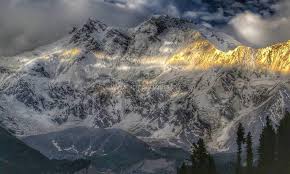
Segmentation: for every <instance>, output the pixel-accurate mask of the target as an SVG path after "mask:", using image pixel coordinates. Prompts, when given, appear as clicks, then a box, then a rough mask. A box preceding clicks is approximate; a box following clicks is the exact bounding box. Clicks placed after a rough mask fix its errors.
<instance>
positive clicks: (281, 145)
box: [277, 112, 290, 173]
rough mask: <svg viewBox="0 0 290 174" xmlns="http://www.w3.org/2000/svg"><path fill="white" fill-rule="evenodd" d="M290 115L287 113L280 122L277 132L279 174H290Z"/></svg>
mask: <svg viewBox="0 0 290 174" xmlns="http://www.w3.org/2000/svg"><path fill="white" fill-rule="evenodd" d="M289 133H290V114H289V112H286V114H285V116H284V118H283V119H282V120H281V121H280V124H279V127H278V131H277V139H278V143H277V170H278V171H279V173H290V139H289Z"/></svg>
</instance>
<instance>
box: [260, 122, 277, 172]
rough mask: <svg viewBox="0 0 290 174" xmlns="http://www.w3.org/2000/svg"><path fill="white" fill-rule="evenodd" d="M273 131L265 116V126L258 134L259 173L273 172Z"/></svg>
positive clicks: (274, 140)
mask: <svg viewBox="0 0 290 174" xmlns="http://www.w3.org/2000/svg"><path fill="white" fill-rule="evenodd" d="M275 136H276V135H275V131H274V128H273V126H272V124H271V121H270V119H269V117H267V118H266V126H265V127H264V128H263V130H262V133H261V136H260V146H259V148H258V155H259V161H258V170H259V173H261V174H267V173H273V163H274V160H275V144H276V143H275V142H276V137H275Z"/></svg>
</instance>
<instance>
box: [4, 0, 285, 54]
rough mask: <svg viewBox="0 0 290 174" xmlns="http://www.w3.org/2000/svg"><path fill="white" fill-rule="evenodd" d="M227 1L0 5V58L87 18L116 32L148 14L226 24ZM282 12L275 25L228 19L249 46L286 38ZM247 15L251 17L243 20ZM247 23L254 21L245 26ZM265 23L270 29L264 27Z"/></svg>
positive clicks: (47, 0)
mask: <svg viewBox="0 0 290 174" xmlns="http://www.w3.org/2000/svg"><path fill="white" fill-rule="evenodd" d="M229 1H234V0H229ZM229 1H220V2H223V3H220V2H219V1H218V0H215V1H214V0H213V1H208V0H0V56H1V55H15V54H17V53H21V52H23V51H25V50H31V49H34V48H36V47H38V46H40V45H44V44H47V43H50V42H53V41H56V40H57V39H59V38H61V37H63V36H64V35H65V34H67V33H68V32H69V31H70V30H71V28H72V27H73V26H76V25H77V26H78V25H80V24H82V23H84V22H85V21H86V20H87V19H88V18H89V17H91V16H93V17H95V18H97V19H99V20H101V21H103V22H105V23H107V24H108V25H114V26H121V27H129V26H134V25H136V24H138V23H140V22H141V21H143V20H144V19H146V18H148V17H149V16H151V15H152V14H168V15H171V16H177V17H185V18H191V19H193V20H195V21H197V22H200V23H202V24H204V25H207V26H211V25H215V24H220V23H221V24H223V23H225V24H226V23H227V22H228V21H229V20H231V18H232V17H233V16H229V15H228V14H229V13H225V10H226V9H225V8H231V6H230V5H227V3H225V2H229ZM263 1H267V0H263ZM286 2H287V0H286ZM222 4H225V8H224V7H222V8H220V7H221V5H222ZM230 4H231V3H230ZM250 7H252V6H250ZM288 7H289V3H285V4H283V5H280V6H277V8H278V10H279V11H280V16H282V17H283V19H282V20H281V21H278V22H276V21H277V20H278V19H279V18H278V17H277V18H272V19H271V20H268V19H267V20H265V19H264V18H262V17H261V18H260V17H259V14H256V13H253V12H251V13H240V14H239V15H237V17H236V18H234V19H233V20H231V22H230V25H231V26H232V28H233V29H234V30H235V33H236V34H237V35H238V36H239V37H240V38H241V39H242V40H245V41H246V42H248V43H251V44H253V45H257V46H259V45H263V44H265V43H268V42H269V41H277V40H279V37H281V36H282V35H279V37H275V35H274V36H273V38H269V39H266V40H263V39H262V38H263V37H265V35H268V34H269V33H270V34H273V33H274V32H273V31H277V30H278V29H281V28H282V29H281V30H278V31H281V33H283V34H284V33H286V34H288V35H289V32H287V31H286V29H287V27H288V29H289V25H288V24H287V23H288V17H287V16H290V15H289V14H287V12H288V11H289V10H288V9H289V8H288ZM282 12H283V13H282ZM284 12H285V13H284ZM225 14H227V16H225ZM249 14H250V15H252V16H250V17H249ZM234 15H235V14H234ZM253 15H256V16H254V17H253ZM244 19H249V20H250V22H248V23H247V22H245V23H242V24H241V25H240V26H239V23H241V21H245V20H244ZM253 20H254V21H255V22H253V23H251V21H253ZM256 21H257V22H256ZM268 23H269V24H270V25H272V26H274V27H272V28H271V27H270V28H267V26H268ZM277 23H278V24H277ZM280 23H281V25H280ZM285 23H286V24H285ZM258 24H260V25H258ZM265 26H266V27H265ZM243 27H245V28H246V29H247V30H241V31H240V30H239V29H240V28H243ZM247 27H248V28H247ZM251 27H253V28H251ZM259 28H262V29H263V30H265V31H263V32H258V33H259V34H260V36H259V37H258V38H255V37H252V35H255V33H257V32H256V30H257V29H259ZM244 31H248V32H252V34H251V33H250V35H248V34H247V33H248V32H247V33H244ZM261 33H265V34H263V35H261ZM274 34H275V33H274ZM248 36H250V37H248ZM289 37H290V36H289ZM259 39H260V40H259Z"/></svg>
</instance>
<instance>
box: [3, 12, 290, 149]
mask: <svg viewBox="0 0 290 174" xmlns="http://www.w3.org/2000/svg"><path fill="white" fill-rule="evenodd" d="M201 40H202V41H204V43H206V44H204V45H200V46H201V47H199V48H200V49H199V50H194V49H193V50H190V49H188V48H190V45H198V44H199V43H200V41H201ZM206 40H208V41H206ZM212 44H213V45H212ZM238 45H239V43H238V42H236V41H235V40H234V39H232V38H231V37H229V36H227V35H225V34H223V33H216V32H214V31H210V30H209V29H206V28H201V27H200V26H196V25H193V24H192V23H191V22H189V21H186V20H181V19H177V18H170V17H168V16H154V17H152V18H151V19H150V20H148V21H145V22H144V23H142V24H140V25H139V26H137V27H136V28H132V29H129V30H124V29H117V28H111V27H108V26H106V25H105V24H103V23H101V22H99V21H96V20H93V19H90V20H88V22H87V23H86V24H85V25H84V26H83V27H81V28H79V29H76V30H74V31H73V32H72V33H71V35H70V36H68V37H67V38H66V39H64V40H63V41H60V42H58V43H57V44H56V45H55V47H53V45H51V46H49V48H43V50H47V51H45V52H46V53H45V54H41V53H39V54H38V56H35V57H33V58H31V57H30V59H29V61H27V63H25V64H22V63H19V64H18V66H17V67H19V68H18V69H14V70H13V71H12V70H10V69H11V68H7V67H4V68H6V69H7V70H5V71H3V72H2V73H1V78H2V80H1V82H0V89H1V93H0V98H1V99H0V106H1V109H0V112H1V124H2V125H4V126H6V127H7V128H9V129H11V130H13V131H15V133H16V134H17V135H22V136H25V135H36V134H40V133H46V132H51V131H55V130H61V129H65V128H69V127H77V126H86V127H96V128H120V129H123V130H126V131H128V132H130V133H132V134H134V135H136V136H138V137H139V138H141V139H143V140H146V141H148V142H150V143H152V144H155V143H157V144H160V143H162V144H163V145H164V144H165V145H176V146H181V147H185V148H186V147H189V145H190V143H191V142H192V141H195V140H196V139H197V138H198V137H204V138H206V140H207V141H208V143H209V145H210V147H211V148H212V150H232V149H233V147H234V144H233V143H234V141H233V140H234V135H232V134H233V132H234V130H235V127H236V124H237V123H238V122H240V121H241V122H243V123H245V126H246V129H247V130H251V131H253V134H254V136H258V134H259V132H260V128H261V127H262V125H263V122H264V118H265V116H267V115H269V116H270V117H271V119H272V120H273V121H274V122H275V123H277V122H278V120H279V119H280V118H281V114H282V113H283V111H284V109H285V108H286V107H287V106H288V103H289V98H288V94H289V92H288V86H289V84H288V77H287V76H283V75H279V74H275V73H274V72H268V71H264V70H261V69H258V68H257V69H251V68H248V69H245V68H243V65H239V64H237V66H226V67H222V66H219V67H216V66H214V65H215V60H216V59H217V60H220V59H218V58H219V57H216V54H213V52H212V50H213V49H214V48H215V47H216V48H219V49H221V50H223V51H228V52H233V51H229V49H232V48H234V47H237V46H238ZM272 48H273V50H271V52H272V53H275V50H278V51H279V49H277V48H278V47H277V48H276V47H275V46H274V47H272ZM186 49H187V52H184V50H186ZM49 50H52V51H51V53H50V52H49ZM208 50H211V51H210V52H209V51H208ZM265 50H266V49H265ZM196 51H200V52H201V53H200V52H199V53H200V54H197V53H196ZM36 52H37V51H36ZM228 52H226V53H222V51H220V50H217V49H216V50H215V51H214V53H218V55H222V54H226V55H228V54H229V53H228ZM287 54H288V55H289V51H288V52H287V50H286V52H285V56H286V58H287ZM177 55H182V56H184V57H186V56H188V57H189V58H188V61H189V62H190V61H192V60H193V61H194V60H195V59H192V58H194V56H191V55H205V57H204V59H205V60H207V61H209V62H211V65H212V66H210V67H206V68H204V69H200V68H195V67H190V68H189V66H187V65H188V64H192V63H188V62H187V64H180V63H172V59H173V58H174V57H176V56H177ZM234 55H235V56H232V57H230V56H229V59H230V58H232V59H235V58H237V59H238V60H248V59H249V58H248V57H243V56H244V55H243V54H234ZM271 55H272V54H271ZM246 56H247V55H246ZM20 57H21V56H20ZM23 57H24V58H25V56H23ZM200 58H201V60H202V57H200ZM251 58H253V59H255V58H256V57H255V56H252V57H251ZM265 59H267V56H265ZM177 60H178V59H177ZM222 61H223V60H222ZM269 61H270V60H269ZM270 63H271V61H270ZM7 64H9V63H7ZM217 65H220V64H217ZM287 66H288V65H287Z"/></svg>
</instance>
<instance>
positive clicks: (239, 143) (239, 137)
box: [236, 123, 245, 174]
mask: <svg viewBox="0 0 290 174" xmlns="http://www.w3.org/2000/svg"><path fill="white" fill-rule="evenodd" d="M244 142H245V129H244V127H243V125H242V124H241V123H239V126H238V130H237V138H236V143H237V148H238V149H237V164H236V173H237V174H239V173H241V161H242V158H241V154H242V145H243V143H244Z"/></svg>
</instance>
